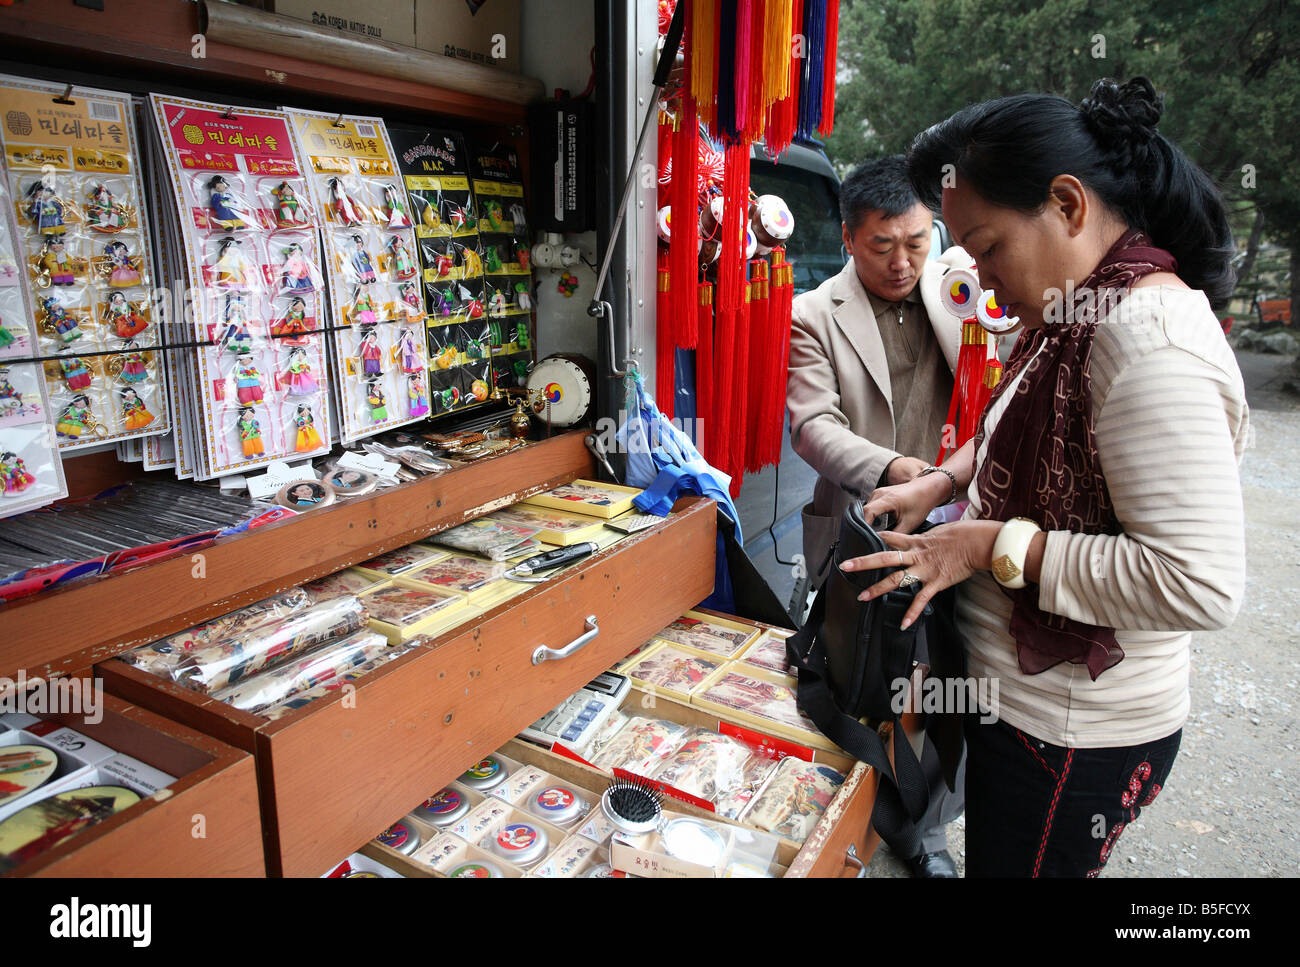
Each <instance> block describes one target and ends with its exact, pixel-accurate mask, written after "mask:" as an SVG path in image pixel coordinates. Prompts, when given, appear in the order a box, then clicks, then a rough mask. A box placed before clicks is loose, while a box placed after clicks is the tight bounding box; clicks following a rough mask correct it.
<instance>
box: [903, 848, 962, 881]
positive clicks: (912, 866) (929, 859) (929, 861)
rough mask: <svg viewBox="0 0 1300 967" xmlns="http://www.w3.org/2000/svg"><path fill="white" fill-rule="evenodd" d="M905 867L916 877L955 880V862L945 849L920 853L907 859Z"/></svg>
mask: <svg viewBox="0 0 1300 967" xmlns="http://www.w3.org/2000/svg"><path fill="white" fill-rule="evenodd" d="M907 869H908V870H909V871H910V872H911V874H912V875H913V876H914V877H916V878H917V879H924V880H955V879H957V864H956V863H954V862H953V861H952V857H951V856H950V855H948V851H947V850H946V849H942V850H939V852H937V853H922V854H921V855H920V856H913V857H912V858H911V859H910V860H908V861H907Z"/></svg>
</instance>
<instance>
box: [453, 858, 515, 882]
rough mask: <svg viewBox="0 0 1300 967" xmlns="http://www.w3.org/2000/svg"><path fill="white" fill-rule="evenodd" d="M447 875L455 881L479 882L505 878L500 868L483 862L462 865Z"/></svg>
mask: <svg viewBox="0 0 1300 967" xmlns="http://www.w3.org/2000/svg"><path fill="white" fill-rule="evenodd" d="M447 875H448V876H452V877H455V878H457V879H460V878H469V879H480V880H488V879H500V878H501V877H503V876H505V874H504V873H502V872H501V868H500V867H498V866H494V865H493V864H491V863H485V862H475V863H462V864H461V865H460V866H458V867H456V868H455V869H454V870H452V871H451V872H450V873H449V874H447Z"/></svg>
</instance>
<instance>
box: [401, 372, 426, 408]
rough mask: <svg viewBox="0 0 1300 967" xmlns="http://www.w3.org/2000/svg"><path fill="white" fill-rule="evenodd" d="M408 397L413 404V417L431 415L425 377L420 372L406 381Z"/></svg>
mask: <svg viewBox="0 0 1300 967" xmlns="http://www.w3.org/2000/svg"><path fill="white" fill-rule="evenodd" d="M406 397H407V400H408V401H409V402H410V404H411V408H410V415H411V416H412V417H416V416H428V415H429V394H428V392H426V391H425V388H424V377H423V376H421V375H420V374H419V373H416V374H414V375H413V376H411V377H410V378H409V379H408V380H407V381H406Z"/></svg>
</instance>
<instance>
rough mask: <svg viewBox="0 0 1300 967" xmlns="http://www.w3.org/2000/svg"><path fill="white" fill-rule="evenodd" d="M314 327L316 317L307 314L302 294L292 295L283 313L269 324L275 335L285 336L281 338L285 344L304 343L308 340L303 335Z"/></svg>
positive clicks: (299, 344) (313, 329)
mask: <svg viewBox="0 0 1300 967" xmlns="http://www.w3.org/2000/svg"><path fill="white" fill-rule="evenodd" d="M315 329H316V318H315V317H314V316H308V315H307V303H306V301H305V300H304V299H303V298H302V296H294V297H293V298H292V299H291V300H290V301H289V306H288V308H287V309H285V312H284V315H282V316H281V317H280V318H279V319H277V320H276V321H275V323H273V324H272V326H271V332H273V333H274V334H275V335H277V336H284V337H286V338H285V339H284V340H283V342H284V345H286V346H302V345H306V344H307V343H308V342H309V340H307V339H305V338H303V337H304V335H305V334H306V333H310V332H313V331H315Z"/></svg>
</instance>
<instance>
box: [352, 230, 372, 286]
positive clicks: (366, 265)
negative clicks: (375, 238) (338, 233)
mask: <svg viewBox="0 0 1300 967" xmlns="http://www.w3.org/2000/svg"><path fill="white" fill-rule="evenodd" d="M348 265H349V266H350V267H351V269H352V279H353V281H354V282H355V283H356V284H358V285H370V284H371V283H373V282H374V281H375V266H374V263H373V262H372V261H371V259H370V253H369V252H367V251H366V240H365V239H364V238H362V237H361V236H360V235H353V236H352V255H351V257H350V258H349V260H348Z"/></svg>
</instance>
